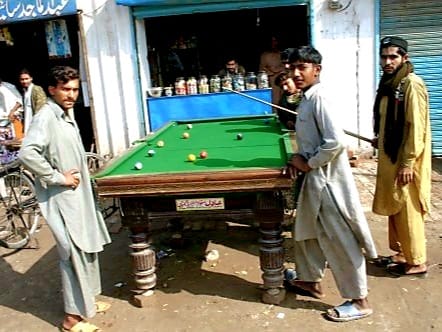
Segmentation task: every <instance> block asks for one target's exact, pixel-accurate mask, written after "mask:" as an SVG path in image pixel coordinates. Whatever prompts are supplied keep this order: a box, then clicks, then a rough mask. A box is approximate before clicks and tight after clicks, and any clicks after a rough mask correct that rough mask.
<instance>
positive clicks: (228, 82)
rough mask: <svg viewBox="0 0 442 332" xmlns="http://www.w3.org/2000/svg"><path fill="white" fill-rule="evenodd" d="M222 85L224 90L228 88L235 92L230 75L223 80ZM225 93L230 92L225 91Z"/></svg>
mask: <svg viewBox="0 0 442 332" xmlns="http://www.w3.org/2000/svg"><path fill="white" fill-rule="evenodd" d="M221 84H222V87H223V88H227V89H229V90H233V80H232V76H230V75H226V76H224V77H223V78H222V80H221ZM223 91H228V90H223Z"/></svg>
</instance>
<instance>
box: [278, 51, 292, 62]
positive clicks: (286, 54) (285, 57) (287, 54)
mask: <svg viewBox="0 0 442 332" xmlns="http://www.w3.org/2000/svg"><path fill="white" fill-rule="evenodd" d="M294 51H295V48H286V49H285V50H284V51H282V52H281V61H282V62H288V61H289V59H290V55H291V54H292V53H293V52H294Z"/></svg>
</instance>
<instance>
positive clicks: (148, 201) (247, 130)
mask: <svg viewBox="0 0 442 332" xmlns="http://www.w3.org/2000/svg"><path fill="white" fill-rule="evenodd" d="M184 133H188V134H189V137H188V138H185V137H183V134H184ZM238 134H240V136H241V137H238ZM184 136H185V135H184ZM159 141H162V142H163V143H164V145H163V146H158V142H159ZM160 145H161V142H160ZM149 150H154V151H153V152H152V151H150V154H149V153H148V152H149ZM203 150H204V151H206V152H207V157H205V158H202V157H200V152H201V151H203ZM294 152H295V143H294V133H293V132H292V131H288V130H286V129H285V128H284V127H283V126H282V125H281V124H280V123H279V121H278V119H277V117H276V116H275V115H258V116H257V115H253V116H241V117H229V118H211V119H198V120H186V121H173V122H170V123H168V124H166V125H165V126H164V127H162V128H161V129H159V130H158V131H157V132H155V133H154V134H152V135H150V136H148V137H146V138H144V139H142V140H140V141H138V142H137V143H136V144H135V145H134V146H133V147H131V148H130V149H128V150H127V151H126V152H125V153H123V154H122V155H121V156H119V157H117V158H115V159H114V160H112V161H111V163H110V164H108V166H107V167H106V168H105V169H103V170H102V171H101V172H99V173H98V174H96V175H95V177H94V180H95V183H96V188H97V192H98V195H99V196H100V197H103V198H106V197H114V198H115V197H117V198H119V199H120V209H121V215H122V223H123V225H124V226H127V227H128V228H129V229H130V232H131V234H132V235H131V239H132V243H131V244H130V247H131V249H132V251H131V253H130V255H131V256H132V262H133V268H134V278H135V284H136V286H137V289H138V290H139V292H143V291H146V290H149V289H151V288H153V287H155V285H156V280H157V279H156V274H155V265H156V257H155V250H154V248H153V247H152V246H151V238H152V235H153V234H155V232H161V231H164V229H165V227H164V223H160V222H159V220H160V219H161V218H163V219H164V218H169V219H170V220H173V221H174V225H176V223H177V220H178V224H179V220H181V219H184V218H199V219H200V220H203V222H204V220H206V221H209V220H214V219H223V220H230V219H231V220H241V219H242V218H244V219H246V218H251V219H252V220H253V221H254V223H255V224H258V225H259V232H260V239H259V244H260V266H261V270H262V271H263V274H262V278H263V282H264V287H263V288H264V292H263V295H262V301H263V302H265V303H271V304H279V303H280V302H281V301H282V300H283V299H284V297H285V290H284V288H283V287H282V286H283V263H284V250H283V246H282V243H283V239H282V237H281V233H282V227H281V223H282V221H283V217H284V199H283V193H284V192H288V191H290V190H292V188H293V181H292V180H291V179H290V178H289V177H287V176H286V175H283V174H282V172H281V170H282V168H283V167H284V165H285V164H286V162H287V159H288V158H289V157H290V155H291V154H292V153H294ZM152 153H153V154H152ZM189 154H193V155H195V156H196V160H194V161H189V160H188V155H189ZM137 163H141V164H142V167H141V168H140V167H139V166H140V165H138V167H136V166H137V165H136V164H137ZM138 168H140V169H138ZM169 226H170V224H169Z"/></svg>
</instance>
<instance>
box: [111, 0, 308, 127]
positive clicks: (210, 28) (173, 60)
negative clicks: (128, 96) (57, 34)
mask: <svg viewBox="0 0 442 332" xmlns="http://www.w3.org/2000/svg"><path fill="white" fill-rule="evenodd" d="M117 4H120V5H126V6H131V10H132V15H133V17H134V18H135V19H136V20H139V21H141V20H142V22H143V25H144V30H145V32H146V33H145V35H146V41H145V42H146V45H147V50H146V52H147V54H146V55H145V56H146V57H147V63H148V70H147V71H148V79H147V82H146V83H147V86H148V87H149V88H150V87H158V88H160V89H162V90H161V91H160V95H159V96H155V97H154V96H153V94H152V93H150V92H151V90H150V89H147V90H148V91H147V93H146V104H147V113H148V119H149V127H150V128H149V129H150V130H151V131H154V130H157V129H158V128H159V127H161V126H162V125H164V124H165V123H167V122H168V121H172V120H185V119H197V118H209V117H220V116H233V115H252V114H265V113H271V112H272V107H271V106H269V104H266V103H271V102H275V98H273V99H272V91H271V81H272V77H267V78H265V79H264V80H266V79H267V80H268V81H267V82H264V84H263V83H262V80H260V77H261V78H262V76H263V75H265V74H269V76H271V75H273V76H276V74H274V73H271V72H267V73H266V72H265V71H263V66H264V64H263V63H262V62H261V55H262V54H264V53H265V52H270V51H271V50H272V49H271V46H272V44H271V41H272V38H274V39H276V40H277V43H278V44H277V46H276V47H277V48H275V49H273V51H277V54H279V52H280V51H282V50H284V49H286V48H289V47H296V46H299V45H303V44H308V43H309V41H310V29H309V22H308V6H307V4H306V3H305V1H286V0H278V1H272V2H269V1H206V2H204V3H201V1H186V2H185V3H183V2H182V1H161V0H152V1H128V0H117ZM233 59H234V60H235V61H236V63H237V64H239V65H240V66H242V67H243V68H244V72H243V73H241V74H236V73H234V74H231V75H226V74H224V75H223V74H220V71H221V70H222V69H224V68H225V65H226V63H227V62H228V61H229V60H233ZM282 69H283V67H282ZM282 69H281V70H282ZM224 76H231V78H230V80H231V82H229V78H228V77H224ZM216 79H218V83H214V81H215V80H216ZM193 85H194V87H195V89H192V86H193ZM237 92H239V93H237ZM247 96H252V97H253V98H248V97H247ZM260 100H262V101H263V102H264V103H262V102H260Z"/></svg>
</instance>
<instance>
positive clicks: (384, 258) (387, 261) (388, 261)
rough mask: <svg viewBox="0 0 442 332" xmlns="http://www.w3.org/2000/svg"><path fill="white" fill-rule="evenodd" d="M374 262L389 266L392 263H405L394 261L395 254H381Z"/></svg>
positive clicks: (378, 264) (381, 265)
mask: <svg viewBox="0 0 442 332" xmlns="http://www.w3.org/2000/svg"><path fill="white" fill-rule="evenodd" d="M373 262H374V265H376V266H377V267H389V266H391V265H398V264H405V262H397V261H394V260H393V256H379V257H378V258H376V259H375V260H374V261H373Z"/></svg>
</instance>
